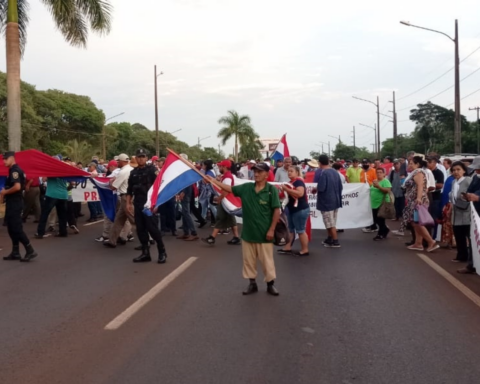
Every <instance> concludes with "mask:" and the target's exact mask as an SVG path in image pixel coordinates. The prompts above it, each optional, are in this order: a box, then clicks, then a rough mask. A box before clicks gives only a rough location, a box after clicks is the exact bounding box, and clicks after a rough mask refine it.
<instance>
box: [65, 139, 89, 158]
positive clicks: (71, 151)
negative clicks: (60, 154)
mask: <svg viewBox="0 0 480 384" xmlns="http://www.w3.org/2000/svg"><path fill="white" fill-rule="evenodd" d="M64 153H66V154H67V155H68V156H69V157H70V158H71V159H72V160H73V161H75V162H76V163H77V162H79V161H81V162H83V163H85V162H87V161H88V160H90V159H91V158H92V155H93V153H94V150H93V149H92V146H91V145H90V144H89V143H87V142H86V141H80V142H78V140H77V139H74V140H70V141H69V142H68V143H67V144H66V145H65V147H64Z"/></svg>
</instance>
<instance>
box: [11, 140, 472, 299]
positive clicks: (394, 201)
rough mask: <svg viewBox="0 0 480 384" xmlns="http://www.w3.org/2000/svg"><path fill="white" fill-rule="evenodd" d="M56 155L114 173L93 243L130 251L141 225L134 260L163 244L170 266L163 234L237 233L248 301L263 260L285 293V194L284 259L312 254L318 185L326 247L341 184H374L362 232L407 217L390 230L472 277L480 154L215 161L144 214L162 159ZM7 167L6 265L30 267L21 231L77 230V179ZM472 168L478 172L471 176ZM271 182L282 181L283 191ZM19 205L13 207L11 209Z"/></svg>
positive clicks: (94, 216) (330, 244) (332, 235)
mask: <svg viewBox="0 0 480 384" xmlns="http://www.w3.org/2000/svg"><path fill="white" fill-rule="evenodd" d="M180 156H181V157H182V158H183V161H185V162H190V161H189V159H188V156H186V155H185V154H182V155H180ZM55 158H56V159H57V160H58V161H62V162H64V163H67V164H69V165H71V166H74V167H77V168H80V169H83V170H85V171H88V172H89V173H90V174H91V176H92V177H97V176H104V177H107V178H108V179H109V187H110V188H111V189H112V190H113V191H115V192H116V194H117V197H118V204H117V210H116V215H115V220H114V221H113V222H112V221H111V220H110V219H109V218H108V217H106V216H105V215H104V214H103V212H102V206H101V203H100V202H88V204H87V206H88V210H89V213H90V217H89V218H88V220H87V221H89V222H95V221H98V220H102V219H103V228H102V233H101V235H100V236H98V237H97V238H95V240H96V241H98V242H100V243H102V244H103V245H104V246H105V247H108V248H116V247H117V246H118V245H125V244H127V243H128V242H130V241H133V240H134V234H133V231H132V228H133V227H135V228H136V233H137V237H138V239H139V241H140V245H139V246H138V247H137V248H136V249H137V250H139V251H141V254H140V256H138V257H136V258H134V259H133V261H134V262H149V261H151V260H152V257H151V255H150V247H151V246H152V245H154V244H156V245H157V250H158V263H160V264H163V263H165V262H166V260H167V253H166V250H165V246H164V244H163V240H162V236H165V235H168V234H171V235H173V236H175V237H176V238H177V239H179V240H182V241H187V242H195V241H198V240H202V241H203V242H205V243H206V244H208V245H210V246H214V245H215V243H216V241H217V239H218V236H219V235H225V234H227V235H228V234H230V233H231V235H232V236H231V238H230V239H229V240H228V241H227V243H228V244H229V245H233V246H234V245H240V244H242V247H243V261H244V268H243V275H244V277H245V278H246V279H249V280H250V283H249V286H248V287H247V289H246V290H245V291H244V294H246V295H248V294H252V293H254V292H256V291H258V286H257V284H256V280H255V279H256V268H255V265H256V261H257V260H259V261H260V262H261V264H262V266H263V271H264V275H265V281H266V283H267V292H269V293H270V294H272V295H278V291H277V290H276V288H275V286H274V280H275V276H276V275H275V266H274V262H273V246H272V241H273V237H274V231H275V228H276V225H277V222H278V221H279V217H280V213H281V211H280V208H281V207H282V204H281V202H280V199H281V198H284V203H285V204H284V205H283V206H284V212H285V214H286V217H287V224H288V225H287V227H288V232H289V235H288V241H286V244H285V245H284V246H282V247H280V248H279V249H278V253H280V254H293V255H296V256H308V255H309V253H310V251H309V239H308V236H307V233H306V226H307V220H308V218H309V216H310V205H309V202H308V197H307V196H308V194H307V187H306V184H307V183H314V184H315V185H316V186H315V188H314V189H313V191H312V193H313V195H316V208H317V210H319V211H320V212H321V215H322V219H323V222H324V224H325V228H326V230H327V237H326V239H325V240H324V241H323V243H322V244H323V246H324V247H326V248H339V247H340V246H341V245H340V241H339V238H338V232H339V231H338V230H337V217H338V210H339V209H340V208H341V207H342V191H343V186H344V184H346V183H367V184H368V185H369V186H370V200H371V208H372V217H373V224H372V225H371V226H369V227H367V228H363V229H362V231H363V232H364V233H374V234H375V236H374V237H373V240H374V241H384V240H385V239H387V238H388V236H389V234H390V228H389V226H388V223H387V221H388V220H392V221H400V229H399V230H397V231H393V233H395V234H396V235H397V236H405V233H406V232H407V231H410V233H411V235H412V240H411V241H409V242H407V243H406V246H407V248H408V249H409V250H413V251H424V250H426V251H427V252H433V251H435V250H436V249H438V248H439V247H440V244H444V245H445V246H450V247H451V246H456V247H457V256H456V258H455V259H454V260H453V261H455V262H466V263H467V265H466V267H465V268H462V269H459V273H473V272H474V271H475V269H474V266H473V262H472V247H471V239H470V225H471V223H470V221H471V215H470V201H473V202H474V207H475V209H476V210H477V212H480V157H478V158H476V159H475V161H474V162H473V164H465V163H463V162H458V161H457V162H452V161H451V160H449V159H445V160H444V161H443V163H442V162H440V156H438V154H436V153H429V154H428V155H427V156H424V155H422V154H417V153H414V152H410V153H408V154H407V156H405V157H400V158H398V159H392V158H390V157H386V158H385V159H383V161H380V160H378V159H376V160H374V161H373V162H371V161H370V160H369V159H362V160H361V161H360V160H358V159H352V160H341V159H337V160H336V161H333V160H332V159H330V158H329V157H328V156H327V155H321V156H320V157H319V158H318V160H317V159H305V160H303V161H299V159H298V158H296V157H285V158H284V159H282V160H279V161H277V162H276V163H275V165H272V161H271V159H269V158H266V159H264V160H261V159H256V160H248V161H245V162H243V163H235V162H234V161H232V160H231V159H225V160H223V161H221V162H219V163H217V164H215V163H214V162H213V161H212V160H205V161H202V162H190V164H191V166H192V167H195V168H196V169H197V170H198V171H199V172H200V173H201V174H202V175H203V179H202V180H200V181H199V182H197V183H194V184H192V185H190V186H188V187H186V188H185V189H184V190H182V191H181V192H179V193H178V194H177V195H176V196H173V197H172V198H171V199H170V200H169V201H167V202H165V203H164V204H162V205H161V206H160V207H158V208H156V209H155V210H153V211H149V210H145V209H144V206H145V203H146V201H147V194H148V190H149V189H150V187H151V186H152V185H153V183H154V182H155V179H156V177H157V175H158V174H159V173H160V172H161V170H162V168H163V166H164V163H165V158H158V157H156V156H154V157H152V158H151V159H150V160H149V159H148V156H147V153H146V151H145V150H143V149H139V150H138V151H137V152H136V154H135V156H134V157H133V156H132V157H130V156H128V155H127V154H119V155H118V156H115V158H114V159H112V160H111V161H109V162H105V161H103V160H101V159H98V157H93V158H92V161H91V162H90V163H89V164H88V165H87V166H86V167H84V165H83V164H81V163H75V162H72V161H71V160H70V159H69V158H68V157H62V156H60V155H57V156H55ZM4 162H5V165H6V166H8V167H9V169H10V174H9V177H8V179H7V184H6V188H5V189H4V190H3V191H2V197H3V196H5V198H6V202H7V211H6V216H5V225H7V226H8V228H9V234H10V237H11V238H12V244H13V248H12V252H11V254H9V255H8V256H6V257H4V260H22V261H29V260H31V259H33V258H34V257H36V256H37V254H36V252H35V251H34V250H33V248H32V246H31V244H30V242H29V240H28V238H27V236H26V235H25V234H24V232H23V229H22V228H21V224H22V222H26V220H27V219H28V217H29V216H30V215H31V216H32V217H33V219H34V222H35V223H37V224H38V226H37V231H36V233H35V235H34V236H35V238H37V239H43V238H44V237H46V236H49V235H50V233H49V232H55V231H56V233H55V234H54V236H56V237H67V236H68V235H69V233H68V230H69V229H70V230H71V231H72V233H74V234H78V233H79V232H80V231H79V229H78V226H77V219H78V218H79V217H81V216H83V215H84V214H83V213H82V203H81V202H74V201H73V199H72V189H73V188H75V182H71V181H66V180H65V179H62V178H58V177H50V178H48V179H47V178H33V179H29V178H28V175H24V174H23V173H22V171H21V170H19V168H18V166H17V165H16V164H15V160H14V153H5V154H4ZM472 171H473V172H474V174H473V176H472V177H471V174H472ZM19 175H20V176H19ZM476 175H479V176H476ZM237 179H248V180H251V181H253V183H239V184H238V185H236V180H237ZM269 182H277V183H279V188H275V187H273V186H272V185H271V184H269ZM9 191H10V192H9ZM218 191H221V192H218ZM230 193H232V194H233V195H235V196H237V197H239V198H240V199H241V200H242V218H243V230H242V236H240V233H239V228H238V225H237V221H236V218H235V214H234V213H232V212H228V211H227V210H226V209H225V208H224V206H223V204H222V200H223V199H225V198H226V197H227V195H228V194H230ZM12 206H14V207H15V208H14V209H12ZM20 206H21V209H20V210H18V209H19V208H18V207H20ZM12 212H13V213H12ZM18 212H20V215H19V216H18V215H17V213H18ZM17 216H18V217H17ZM193 218H195V219H196V222H197V225H196V224H195V222H194V219H193ZM180 219H181V226H180V227H179V228H178V229H180V230H182V232H183V233H182V234H179V233H178V232H177V221H178V220H180ZM208 223H210V226H211V227H212V232H211V234H210V235H209V236H208V237H205V238H202V239H200V237H199V236H198V232H197V228H203V227H204V226H206V225H207V224H208ZM296 236H298V238H299V244H300V249H299V250H293V248H292V246H293V244H294V239H295V238H296ZM437 240H439V241H437ZM20 243H22V244H23V245H24V246H25V248H26V249H27V253H26V255H25V256H24V257H21V255H20V252H19V244H20ZM439 243H440V244H439Z"/></svg>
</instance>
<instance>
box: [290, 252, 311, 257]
mask: <svg viewBox="0 0 480 384" xmlns="http://www.w3.org/2000/svg"><path fill="white" fill-rule="evenodd" d="M292 253H293V254H294V255H295V256H310V253H309V252H306V253H301V252H300V251H296V252H292Z"/></svg>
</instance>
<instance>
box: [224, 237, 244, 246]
mask: <svg viewBox="0 0 480 384" xmlns="http://www.w3.org/2000/svg"><path fill="white" fill-rule="evenodd" d="M240 243H241V241H240V239H239V238H238V237H234V238H233V239H232V240H230V241H227V244H230V245H239V244H240Z"/></svg>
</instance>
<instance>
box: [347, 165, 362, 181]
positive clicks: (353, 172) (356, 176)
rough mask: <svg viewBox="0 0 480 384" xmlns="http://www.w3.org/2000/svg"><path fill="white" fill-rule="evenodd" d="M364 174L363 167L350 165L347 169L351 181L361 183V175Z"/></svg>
mask: <svg viewBox="0 0 480 384" xmlns="http://www.w3.org/2000/svg"><path fill="white" fill-rule="evenodd" d="M361 174H362V168H360V167H357V168H354V167H350V168H348V169H347V177H348V182H349V183H360V182H361V181H360V175H361Z"/></svg>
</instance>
